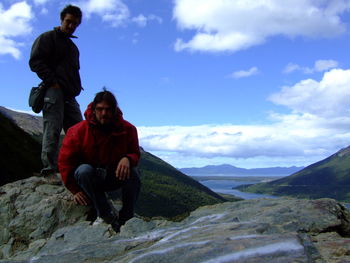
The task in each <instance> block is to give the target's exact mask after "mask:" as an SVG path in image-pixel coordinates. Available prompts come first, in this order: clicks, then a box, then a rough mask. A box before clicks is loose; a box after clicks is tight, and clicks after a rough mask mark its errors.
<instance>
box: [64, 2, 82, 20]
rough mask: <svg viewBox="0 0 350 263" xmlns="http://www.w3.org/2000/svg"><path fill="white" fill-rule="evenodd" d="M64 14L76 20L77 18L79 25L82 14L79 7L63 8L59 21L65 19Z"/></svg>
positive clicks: (69, 6) (68, 6) (67, 6)
mask: <svg viewBox="0 0 350 263" xmlns="http://www.w3.org/2000/svg"><path fill="white" fill-rule="evenodd" d="M66 14H71V15H73V16H75V17H76V18H79V21H80V23H81V19H82V17H83V13H82V12H81V10H80V8H79V7H77V6H74V5H66V6H65V8H63V9H62V11H61V21H62V20H63V19H64V18H65V17H66Z"/></svg>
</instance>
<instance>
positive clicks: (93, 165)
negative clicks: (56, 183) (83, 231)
mask: <svg viewBox="0 0 350 263" xmlns="http://www.w3.org/2000/svg"><path fill="white" fill-rule="evenodd" d="M85 118H86V120H84V121H82V122H79V123H78V124H76V125H74V126H73V127H71V128H70V129H69V130H68V132H67V134H66V136H65V138H64V140H63V144H62V147H61V150H60V154H59V158H58V166H59V170H60V173H61V178H62V181H63V182H64V185H65V186H66V187H67V188H68V190H69V191H70V192H71V193H72V194H73V196H74V200H75V202H76V203H77V204H80V205H88V204H92V205H93V207H94V208H95V209H96V212H97V216H98V217H100V218H102V219H103V221H104V222H105V223H108V224H111V225H112V228H113V229H114V230H115V231H116V232H119V229H120V226H121V225H123V224H124V223H125V222H126V221H127V220H129V219H130V218H132V217H133V215H134V205H135V202H136V200H137V197H138V194H139V192H140V179H139V177H138V173H137V170H136V168H135V167H136V165H137V163H138V161H139V159H140V148H139V142H138V137H137V130H136V128H135V126H133V125H132V124H131V123H129V122H127V121H125V120H124V119H123V116H122V112H121V111H120V109H119V107H118V104H117V100H116V99H115V97H114V95H113V94H112V93H111V92H109V91H107V90H105V89H104V90H103V91H101V92H99V93H97V94H96V97H95V98H94V100H93V102H92V103H90V104H89V106H88V108H87V110H86V111H85ZM118 188H121V189H122V202H123V207H122V209H121V210H120V211H119V217H118V216H117V214H116V212H114V208H113V207H112V206H111V204H110V203H109V202H108V200H107V197H106V194H105V192H108V191H112V190H116V189H118Z"/></svg>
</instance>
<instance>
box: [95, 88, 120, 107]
mask: <svg viewBox="0 0 350 263" xmlns="http://www.w3.org/2000/svg"><path fill="white" fill-rule="evenodd" d="M102 101H105V102H107V103H108V105H109V106H111V108H112V110H113V112H116V110H117V107H118V102H117V99H116V98H115V96H114V95H113V93H112V92H110V91H108V90H107V89H106V88H103V89H102V91H100V92H98V93H96V95H95V98H94V100H93V102H92V110H95V108H96V105H97V104H98V103H101V102H102Z"/></svg>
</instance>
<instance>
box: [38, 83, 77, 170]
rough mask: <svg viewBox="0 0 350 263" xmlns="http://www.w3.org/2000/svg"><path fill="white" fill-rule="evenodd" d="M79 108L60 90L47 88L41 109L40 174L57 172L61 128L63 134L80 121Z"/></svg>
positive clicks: (75, 102)
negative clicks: (42, 128)
mask: <svg viewBox="0 0 350 263" xmlns="http://www.w3.org/2000/svg"><path fill="white" fill-rule="evenodd" d="M82 119H83V118H82V115H81V111H80V107H79V104H78V102H77V101H76V100H75V98H71V99H65V98H64V95H63V92H62V89H56V88H48V89H47V91H46V94H45V98H44V108H43V122H44V130H43V142H42V150H41V160H42V163H43V166H44V167H43V169H42V170H41V173H42V174H44V175H45V174H47V173H50V172H53V171H57V157H58V147H59V140H60V134H61V131H62V128H63V129H64V131H65V132H67V130H68V129H69V128H70V127H71V126H73V125H74V124H76V123H78V122H80V121H82Z"/></svg>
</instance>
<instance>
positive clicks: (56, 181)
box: [40, 170, 62, 185]
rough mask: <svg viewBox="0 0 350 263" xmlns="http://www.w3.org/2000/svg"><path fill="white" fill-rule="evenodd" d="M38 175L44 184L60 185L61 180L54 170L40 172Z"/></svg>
mask: <svg viewBox="0 0 350 263" xmlns="http://www.w3.org/2000/svg"><path fill="white" fill-rule="evenodd" d="M40 174H41V176H42V177H43V178H44V181H45V182H46V183H48V184H52V185H62V181H61V179H60V178H59V177H58V175H57V173H56V172H55V171H54V170H42V171H41V173H40Z"/></svg>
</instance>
